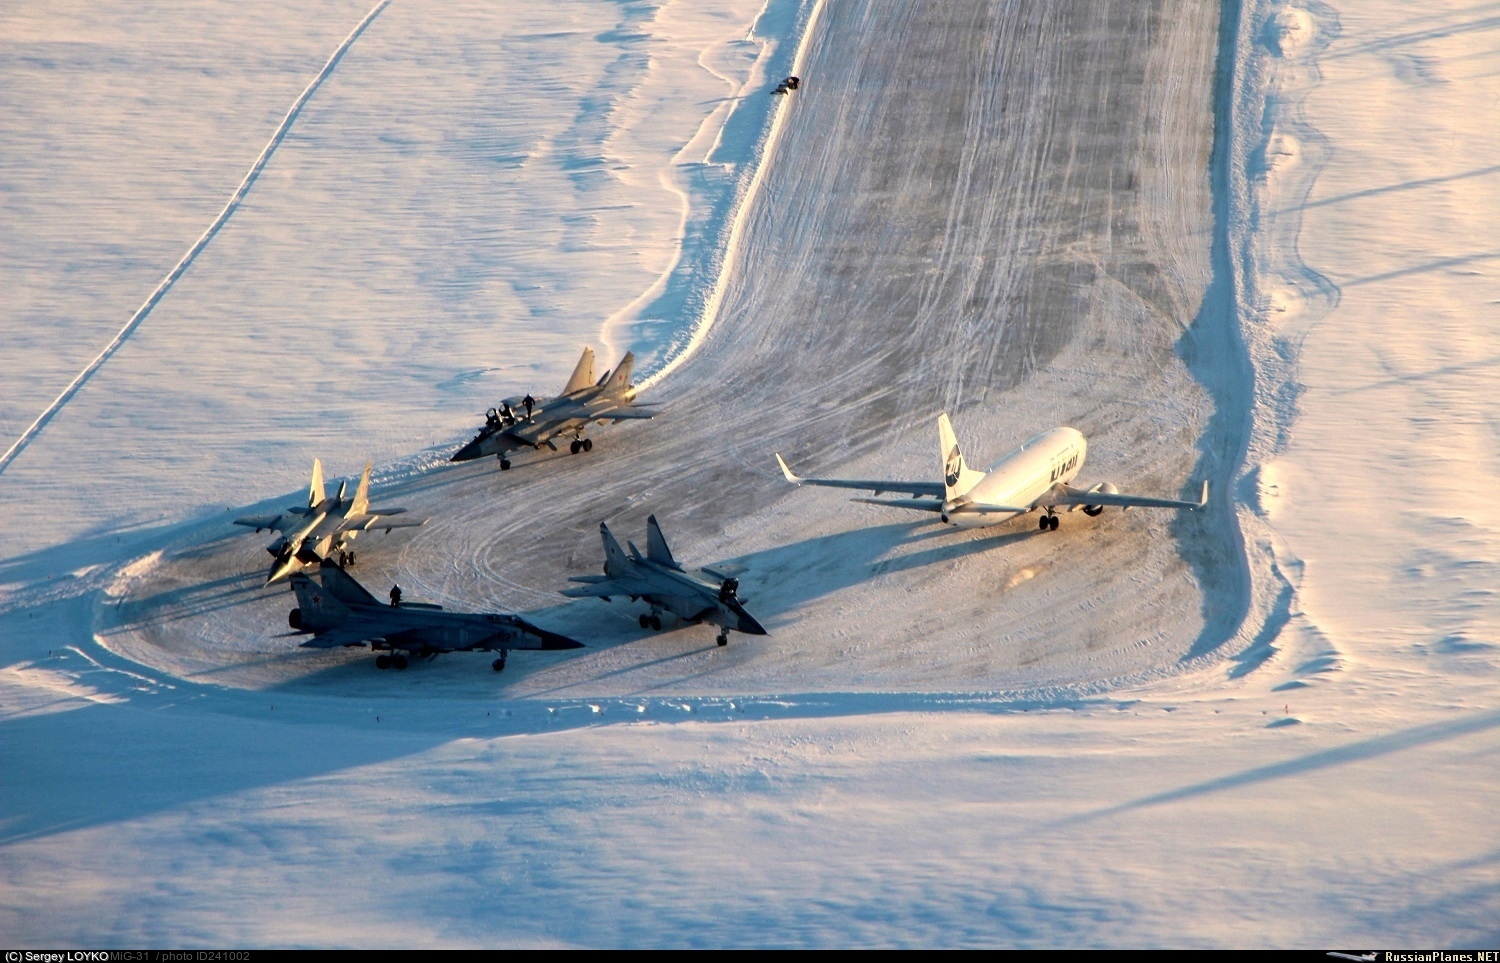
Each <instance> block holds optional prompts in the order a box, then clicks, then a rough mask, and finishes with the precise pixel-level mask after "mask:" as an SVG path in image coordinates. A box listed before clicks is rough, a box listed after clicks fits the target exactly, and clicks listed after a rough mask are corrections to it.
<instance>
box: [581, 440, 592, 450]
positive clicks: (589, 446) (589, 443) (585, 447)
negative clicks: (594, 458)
mask: <svg viewBox="0 0 1500 963" xmlns="http://www.w3.org/2000/svg"><path fill="white" fill-rule="evenodd" d="M583 450H584V451H593V450H594V439H592V438H585V439H583Z"/></svg>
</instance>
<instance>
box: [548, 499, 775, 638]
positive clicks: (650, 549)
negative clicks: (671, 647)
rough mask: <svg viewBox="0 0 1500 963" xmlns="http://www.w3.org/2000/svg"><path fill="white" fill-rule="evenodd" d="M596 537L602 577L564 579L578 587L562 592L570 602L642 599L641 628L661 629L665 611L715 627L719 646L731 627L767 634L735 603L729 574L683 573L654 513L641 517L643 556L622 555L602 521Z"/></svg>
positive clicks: (634, 552) (635, 553)
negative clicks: (644, 612) (645, 608)
mask: <svg viewBox="0 0 1500 963" xmlns="http://www.w3.org/2000/svg"><path fill="white" fill-rule="evenodd" d="M599 536H600V538H602V539H603V541H604V574H603V575H575V576H573V577H572V578H569V579H568V581H570V582H582V583H583V584H582V585H580V586H579V587H578V588H569V589H563V591H562V594H563V595H566V596H568V597H569V598H575V599H581V598H593V597H598V598H602V599H604V601H606V602H608V601H609V600H610V598H611V597H612V596H615V595H624V596H628V597H629V598H630V600H631V601H632V602H633V601H635V600H637V599H641V600H644V601H645V602H646V603H647V604H648V605H650V606H651V614H650V615H642V616H641V628H643V629H646V628H651V629H657V630H660V629H661V627H662V619H661V617H662V613H664V612H665V613H668V615H669V617H672V616H675V617H676V618H678V619H681V620H682V621H684V622H690V623H692V624H694V625H698V624H700V623H703V622H708V623H709V624H711V625H717V626H720V631H719V637H718V639H717V640H716V641H717V642H718V643H719V644H720V645H728V644H729V630H730V629H733V630H735V631H736V632H744V633H745V634H746V635H765V634H766V630H765V629H764V628H763V627H762V626H761V624H760V623H759V622H757V621H755V617H754V616H752V615H751V614H750V613H749V612H746V611H745V606H744V605H743V604H742V603H741V602H740V600H739V596H738V594H737V593H738V592H739V588H740V583H739V580H738V579H737V578H734V577H733V575H732V574H731V573H729V572H724V571H715V570H713V569H711V568H700V569H691V570H689V569H684V568H683V567H682V565H681V564H679V563H678V562H677V560H676V559H674V558H673V557H672V551H671V549H669V548H667V540H666V539H665V538H663V537H662V534H661V526H660V525H658V524H657V523H656V516H655V515H652V516H651V517H650V518H648V519H646V555H645V557H642V556H641V553H640V552H639V551H638V550H637V549H636V547H635V545H633V544H631V545H630V554H628V555H627V554H626V553H625V550H624V549H622V548H620V543H619V542H617V541H615V537H614V535H612V534H610V531H609V526H608V525H606V524H604V523H603V522H600V523H599ZM626 544H630V543H626Z"/></svg>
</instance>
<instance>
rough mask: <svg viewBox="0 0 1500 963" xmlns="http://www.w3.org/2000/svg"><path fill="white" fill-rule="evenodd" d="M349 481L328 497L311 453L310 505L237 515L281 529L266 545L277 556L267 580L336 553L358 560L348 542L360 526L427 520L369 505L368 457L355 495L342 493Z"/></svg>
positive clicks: (240, 521)
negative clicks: (264, 512) (348, 497)
mask: <svg viewBox="0 0 1500 963" xmlns="http://www.w3.org/2000/svg"><path fill="white" fill-rule="evenodd" d="M346 485H347V482H342V481H341V482H339V493H338V494H337V495H335V496H333V497H332V498H329V497H328V496H327V494H326V493H325V492H324V491H323V463H322V462H321V461H319V460H318V459H316V458H314V459H313V471H312V484H311V485H309V486H308V489H307V507H306V508H289V509H287V510H286V511H285V512H282V513H281V514H280V515H251V516H249V517H248V518H236V519H235V520H234V523H235V524H236V525H244V526H245V527H246V528H253V529H255V530H256V531H257V532H261V531H272V532H280V533H281V538H278V539H277V540H276V541H274V542H272V543H271V544H270V545H268V546H266V551H267V552H269V553H270V555H271V557H272V558H274V559H275V561H274V562H272V563H271V570H270V572H269V573H267V575H266V584H267V585H270V584H271V583H272V582H279V581H280V580H282V579H284V578H286V577H287V576H288V575H291V574H292V573H293V572H300V571H302V570H303V569H304V568H307V567H309V566H314V565H317V564H318V563H319V562H320V561H322V560H323V559H325V558H331V557H333V556H334V555H335V554H337V555H338V556H339V558H340V559H341V560H342V561H343V562H344V563H345V564H352V563H353V562H354V552H353V550H352V549H350V547H349V543H350V542H352V541H354V537H355V536H356V535H358V534H359V533H360V532H366V531H371V530H373V529H377V528H383V529H385V530H386V531H387V532H389V531H390V530H391V529H393V528H416V527H417V526H419V525H426V524H427V519H425V518H395V517H393V516H396V515H402V514H405V512H406V509H404V508H380V509H375V510H371V508H370V463H369V462H366V463H365V470H364V474H362V475H360V476H359V487H358V488H356V489H355V490H354V497H353V498H350V499H346V498H345V497H344V491H345V486H346Z"/></svg>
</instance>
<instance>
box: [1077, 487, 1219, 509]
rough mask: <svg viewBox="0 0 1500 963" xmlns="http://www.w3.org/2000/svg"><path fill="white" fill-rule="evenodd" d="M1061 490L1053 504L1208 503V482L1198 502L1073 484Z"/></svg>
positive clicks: (1191, 506) (1199, 505) (1136, 505)
mask: <svg viewBox="0 0 1500 963" xmlns="http://www.w3.org/2000/svg"><path fill="white" fill-rule="evenodd" d="M1057 487H1058V489H1059V490H1060V491H1059V493H1058V495H1057V496H1056V498H1055V499H1054V500H1053V501H1052V504H1053V505H1109V506H1112V507H1116V508H1186V509H1188V510H1192V509H1195V508H1202V507H1203V506H1205V505H1207V504H1208V482H1206V481H1205V482H1204V483H1203V488H1202V492H1201V494H1200V495H1199V496H1198V500H1197V501H1196V502H1187V501H1182V500H1180V499H1176V498H1151V497H1149V496H1146V495H1125V494H1122V493H1119V492H1087V491H1083V490H1082V489H1079V488H1074V487H1073V486H1071V485H1059V486H1057Z"/></svg>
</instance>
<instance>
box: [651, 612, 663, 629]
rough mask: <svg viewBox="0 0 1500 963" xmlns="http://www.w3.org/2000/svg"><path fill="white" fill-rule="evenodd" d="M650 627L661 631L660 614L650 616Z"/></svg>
mask: <svg viewBox="0 0 1500 963" xmlns="http://www.w3.org/2000/svg"><path fill="white" fill-rule="evenodd" d="M651 628H653V629H655V630H656V631H658V632H660V631H661V616H660V615H653V616H651Z"/></svg>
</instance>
